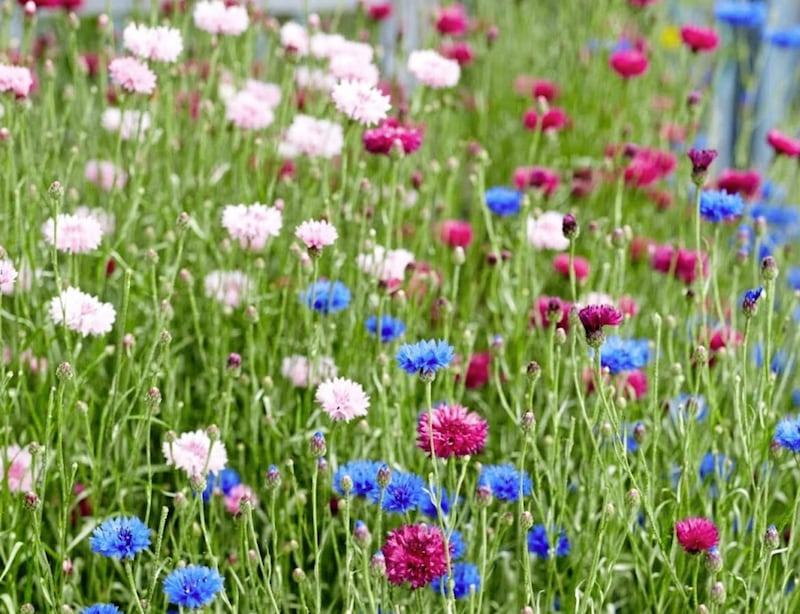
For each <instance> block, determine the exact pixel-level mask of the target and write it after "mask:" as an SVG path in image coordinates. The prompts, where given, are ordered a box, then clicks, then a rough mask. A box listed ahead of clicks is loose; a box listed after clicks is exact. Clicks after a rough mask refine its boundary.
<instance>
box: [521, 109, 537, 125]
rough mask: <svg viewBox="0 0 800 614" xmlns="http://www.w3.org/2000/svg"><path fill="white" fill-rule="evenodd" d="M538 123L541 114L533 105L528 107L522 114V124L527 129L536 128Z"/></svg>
mask: <svg viewBox="0 0 800 614" xmlns="http://www.w3.org/2000/svg"><path fill="white" fill-rule="evenodd" d="M538 124H539V114H538V113H537V112H536V109H534V108H533V107H531V108H530V109H527V110H526V111H525V113H523V114H522V126H523V127H524V128H525V130H536V126H537V125H538Z"/></svg>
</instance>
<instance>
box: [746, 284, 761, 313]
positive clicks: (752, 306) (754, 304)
mask: <svg viewBox="0 0 800 614" xmlns="http://www.w3.org/2000/svg"><path fill="white" fill-rule="evenodd" d="M763 292H764V288H763V287H761V286H759V287H758V288H755V289H754V290H748V291H747V292H745V293H744V299H742V311H744V314H745V315H746V316H753V315H755V313H756V310H757V309H758V299H760V298H761V295H762V294H763Z"/></svg>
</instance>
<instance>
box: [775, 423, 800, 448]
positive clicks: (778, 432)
mask: <svg viewBox="0 0 800 614" xmlns="http://www.w3.org/2000/svg"><path fill="white" fill-rule="evenodd" d="M775 441H776V442H777V443H778V445H780V446H781V447H782V448H786V449H787V450H791V451H792V452H795V453H796V452H800V416H797V417H795V418H791V417H787V418H784V419H783V420H781V421H780V422H778V425H777V426H776V427H775Z"/></svg>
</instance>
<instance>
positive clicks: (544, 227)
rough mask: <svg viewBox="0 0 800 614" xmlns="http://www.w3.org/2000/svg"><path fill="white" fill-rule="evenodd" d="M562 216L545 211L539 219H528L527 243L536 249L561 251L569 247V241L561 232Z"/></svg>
mask: <svg viewBox="0 0 800 614" xmlns="http://www.w3.org/2000/svg"><path fill="white" fill-rule="evenodd" d="M563 221H564V216H563V214H561V213H559V212H558V211H545V212H544V213H542V214H541V215H540V216H539V217H535V218H534V217H529V218H528V231H527V234H528V243H530V244H531V245H533V247H535V248H536V249H552V250H556V251H561V250H564V249H567V248H568V247H569V239H568V238H566V237H565V236H564V232H563Z"/></svg>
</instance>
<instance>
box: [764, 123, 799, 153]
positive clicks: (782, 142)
mask: <svg viewBox="0 0 800 614" xmlns="http://www.w3.org/2000/svg"><path fill="white" fill-rule="evenodd" d="M767 143H769V144H770V146H771V147H772V149H773V150H774V151H775V153H776V154H777V155H781V156H786V157H787V158H800V140H798V139H793V138H792V137H790V136H788V135H786V134H783V133H782V132H780V131H779V130H774V129H773V130H770V131H769V132H767Z"/></svg>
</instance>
